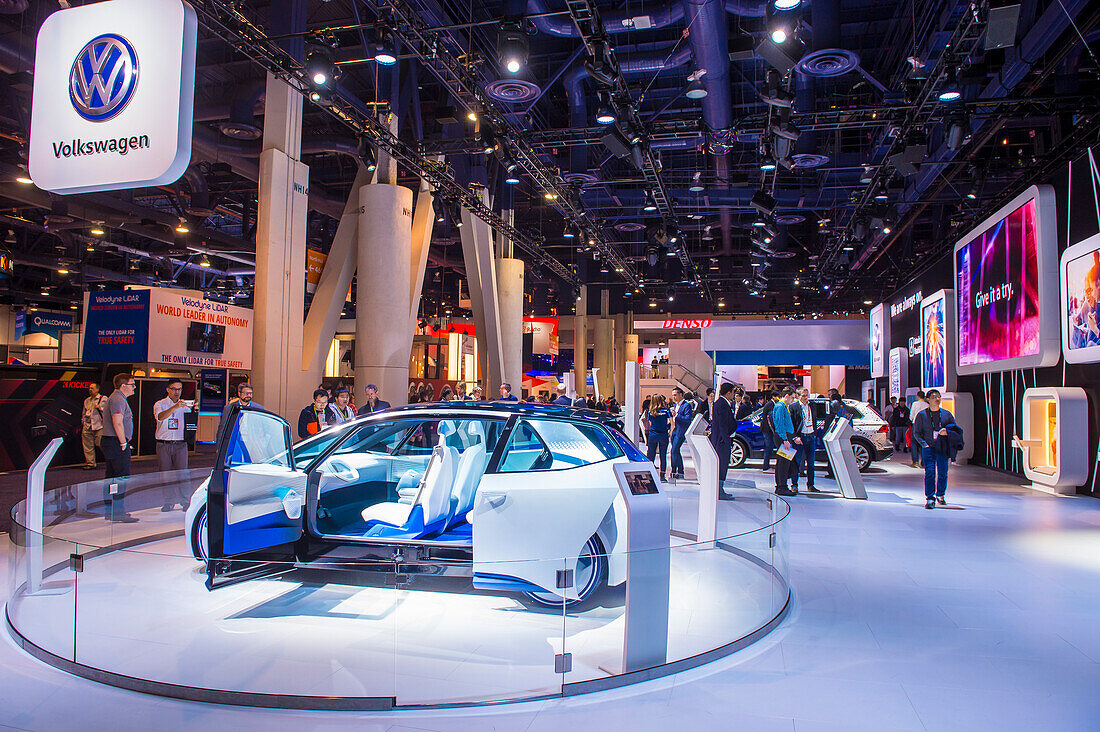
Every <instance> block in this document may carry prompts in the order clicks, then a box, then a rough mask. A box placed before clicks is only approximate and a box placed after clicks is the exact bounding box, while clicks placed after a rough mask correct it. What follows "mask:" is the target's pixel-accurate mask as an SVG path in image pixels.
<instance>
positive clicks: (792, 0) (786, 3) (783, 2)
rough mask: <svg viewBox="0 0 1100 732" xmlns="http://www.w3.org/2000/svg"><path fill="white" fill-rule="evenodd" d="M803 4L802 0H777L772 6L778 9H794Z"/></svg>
mask: <svg viewBox="0 0 1100 732" xmlns="http://www.w3.org/2000/svg"><path fill="white" fill-rule="evenodd" d="M801 4H802V0H775V2H773V3H772V7H774V8H775V9H776V10H794V9H795V8H797V7H798V6H799V5H801Z"/></svg>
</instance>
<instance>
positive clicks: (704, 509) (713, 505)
mask: <svg viewBox="0 0 1100 732" xmlns="http://www.w3.org/2000/svg"><path fill="white" fill-rule="evenodd" d="M708 426H709V423H708V422H707V421H706V420H705V419H703V415H701V414H697V415H695V419H693V420H691V426H689V427H688V431H687V439H686V440H685V441H686V442H687V445H688V449H689V450H690V451H691V459H692V461H693V462H694V463H695V475H696V477H697V478H698V479H699V529H698V533H697V534H696V539H697V540H698V541H701V542H702V541H714V540H715V539H716V538H717V537H718V491H719V490H721V486H719V485H718V453H716V452H715V451H714V445H712V444H710V438H709V437H707V427H708Z"/></svg>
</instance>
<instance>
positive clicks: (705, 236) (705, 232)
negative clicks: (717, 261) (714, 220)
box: [703, 225, 714, 241]
mask: <svg viewBox="0 0 1100 732" xmlns="http://www.w3.org/2000/svg"><path fill="white" fill-rule="evenodd" d="M710 229H711V227H710V226H709V225H707V226H704V227H703V241H714V234H712V233H710Z"/></svg>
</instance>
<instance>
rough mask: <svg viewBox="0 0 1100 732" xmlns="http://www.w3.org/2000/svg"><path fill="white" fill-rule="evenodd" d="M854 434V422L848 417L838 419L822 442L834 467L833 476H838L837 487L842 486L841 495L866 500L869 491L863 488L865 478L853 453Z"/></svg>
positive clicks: (834, 421) (830, 426)
mask: <svg viewBox="0 0 1100 732" xmlns="http://www.w3.org/2000/svg"><path fill="white" fill-rule="evenodd" d="M853 434H854V433H853V432H852V420H850V419H848V418H847V417H837V418H836V419H834V420H833V423H832V424H831V425H829V429H828V430H827V431H826V432H825V437H824V438H823V440H822V441H823V442H824V443H825V453H826V454H827V455H828V457H829V464H830V465H832V466H833V475H835V476H836V482H837V485H839V486H840V494H841V495H842V496H844V497H845V498H866V497H867V491H866V489H864V487H863V476H862V475H860V472H859V465H858V464H857V463H856V456H855V454H854V453H853V452H852V435H853Z"/></svg>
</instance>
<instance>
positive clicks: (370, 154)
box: [359, 135, 378, 170]
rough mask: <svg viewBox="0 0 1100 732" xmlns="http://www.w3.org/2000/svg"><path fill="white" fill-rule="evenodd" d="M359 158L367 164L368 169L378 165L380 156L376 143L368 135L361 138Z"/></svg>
mask: <svg viewBox="0 0 1100 732" xmlns="http://www.w3.org/2000/svg"><path fill="white" fill-rule="evenodd" d="M359 159H360V160H362V161H363V165H365V166H367V170H374V169H375V168H377V167H378V156H377V154H376V153H375V151H374V145H373V144H372V143H371V141H370V139H369V138H368V137H367V136H366V135H362V136H361V137H360V138H359Z"/></svg>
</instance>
